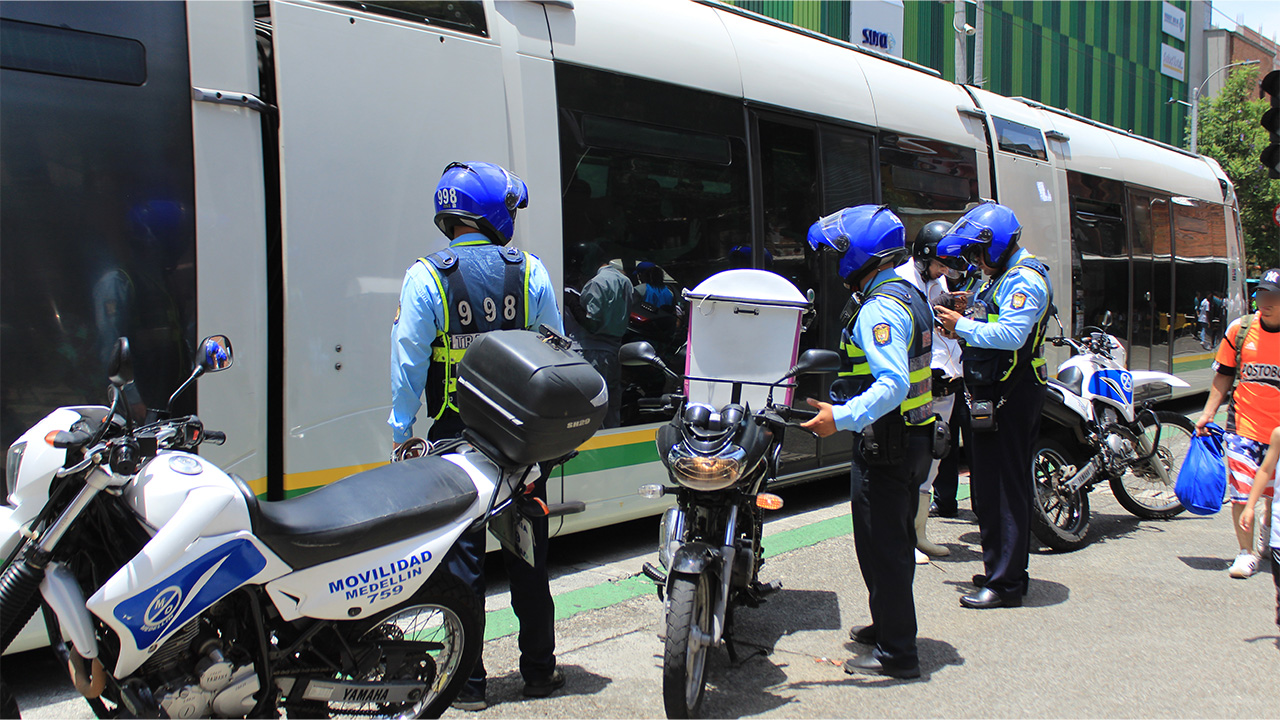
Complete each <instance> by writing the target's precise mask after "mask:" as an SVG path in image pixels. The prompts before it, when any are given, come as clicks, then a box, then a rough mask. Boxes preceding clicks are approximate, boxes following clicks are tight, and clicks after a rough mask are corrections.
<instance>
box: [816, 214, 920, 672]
mask: <svg viewBox="0 0 1280 720" xmlns="http://www.w3.org/2000/svg"><path fill="white" fill-rule="evenodd" d="M905 239H906V236H905V229H904V228H903V225H902V221H901V220H899V219H898V218H897V216H895V215H894V214H893V213H892V212H891V211H890V210H889V209H888V208H887V207H879V206H874V205H860V206H858V207H852V208H846V209H844V210H841V211H840V212H838V213H835V214H833V215H830V216H828V217H825V218H823V219H821V220H819V221H818V222H817V223H815V224H814V225H813V227H811V228H809V245H810V246H811V247H813V248H814V249H815V250H817V249H819V248H821V247H828V248H831V249H834V250H835V251H836V252H838V253H840V256H841V257H840V263H839V271H840V276H841V277H842V278H843V279H844V281H845V283H846V286H847V287H849V288H850V289H852V290H854V291H855V293H854V300H855V303H854V307H853V316H852V318H851V319H850V321H849V324H848V327H846V328H845V329H844V331H843V332H842V334H841V340H840V346H841V350H843V352H844V354H845V356H846V358H847V360H846V364H845V367H844V369H843V370H842V371H841V373H840V377H839V379H838V380H837V381H836V382H835V383H834V384H833V385H832V388H831V399H832V401H833V403H834V404H832V403H825V402H818V401H817V400H813V399H812V398H810V399H809V404H810V405H812V406H813V407H815V408H817V409H818V414H817V416H816V417H814V419H812V420H810V421H809V422H807V423H805V424H804V427H806V428H809V429H810V430H812V431H814V432H815V433H817V434H818V435H820V436H822V437H827V436H829V435H831V434H833V433H835V432H836V431H837V430H849V431H852V432H855V433H860V434H861V442H860V443H858V444H857V447H858V450H857V451H856V452H855V453H854V457H853V466H852V472H851V477H850V502H851V504H852V506H853V539H854V544H855V547H856V549H857V554H858V565H859V567H860V569H861V570H862V579H863V581H864V582H865V583H866V585H867V593H868V596H869V604H870V609H871V624H870V625H868V626H866V627H864V628H861V629H858V630H855V631H854V632H853V633H851V635H852V637H853V639H854V640H856V641H857V642H860V643H863V644H867V645H873V646H874V647H875V649H874V651H873V652H872V653H871V654H869V655H863V656H859V657H855V658H852V659H850V660H848V661H846V662H845V664H844V669H845V672H848V673H855V672H863V673H871V674H878V675H889V676H891V677H898V678H914V677H919V676H920V664H919V660H918V658H917V655H916V613H915V599H914V598H913V596H912V590H911V584H912V581H913V580H914V577H915V568H916V565H915V559H914V557H913V554H914V548H915V546H916V533H915V524H914V518H915V514H916V507H917V503H919V501H920V492H919V491H920V483H921V482H923V481H924V478H925V473H926V472H927V471H928V469H929V459H930V449H931V443H932V437H931V435H932V427H933V426H932V423H933V419H934V416H933V408H932V396H931V394H930V387H931V384H932V375H931V373H930V370H929V361H930V357H931V336H932V327H933V315H932V313H930V312H929V305H928V303H927V302H926V300H925V297H924V295H923V294H922V293H921V292H920V291H919V290H918V289H916V287H915V286H913V285H912V284H911V283H909V282H907V281H906V280H904V279H903V278H902V277H900V276H898V275H897V274H895V273H894V271H893V268H894V266H896V265H898V264H899V263H901V262H903V261H904V260H906V259H907V258H908V257H909V253H908V251H907V249H906V245H905Z"/></svg>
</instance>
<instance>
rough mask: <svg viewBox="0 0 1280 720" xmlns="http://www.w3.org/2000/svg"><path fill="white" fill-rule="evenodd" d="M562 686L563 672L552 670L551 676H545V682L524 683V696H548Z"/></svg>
mask: <svg viewBox="0 0 1280 720" xmlns="http://www.w3.org/2000/svg"><path fill="white" fill-rule="evenodd" d="M562 687H564V673H562V672H560V670H559V669H556V670H554V671H552V673H551V677H549V678H547V679H546V681H545V682H540V683H531V682H527V683H525V684H524V696H525V697H531V698H544V697H548V696H550V695H551V693H553V692H555V691H557V690H559V689H560V688H562Z"/></svg>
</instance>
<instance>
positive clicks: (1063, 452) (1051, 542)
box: [1031, 437, 1089, 552]
mask: <svg viewBox="0 0 1280 720" xmlns="http://www.w3.org/2000/svg"><path fill="white" fill-rule="evenodd" d="M1074 464H1075V463H1074V462H1073V461H1072V457H1071V453H1070V452H1068V451H1067V449H1066V448H1065V447H1063V446H1062V443H1060V442H1058V441H1057V440H1054V439H1052V438H1046V437H1042V438H1040V439H1039V440H1037V441H1036V444H1035V448H1034V450H1033V451H1032V454H1031V477H1032V479H1033V480H1034V481H1035V489H1036V494H1035V498H1034V499H1033V503H1032V504H1033V507H1032V511H1031V531H1032V532H1033V533H1034V534H1035V536H1036V538H1037V539H1038V540H1039V541H1040V542H1042V543H1044V544H1045V545H1046V546H1048V547H1049V548H1050V549H1053V550H1057V551H1059V552H1070V551H1072V550H1078V549H1080V548H1081V547H1083V546H1084V543H1085V535H1086V534H1087V533H1088V532H1089V494H1088V493H1087V492H1086V491H1085V489H1084V488H1080V489H1078V490H1076V491H1075V492H1067V491H1065V490H1063V489H1062V487H1061V486H1062V483H1064V482H1066V481H1067V480H1070V479H1071V476H1070V475H1068V474H1067V468H1068V466H1070V465H1074Z"/></svg>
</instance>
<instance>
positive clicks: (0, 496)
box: [0, 442, 27, 503]
mask: <svg viewBox="0 0 1280 720" xmlns="http://www.w3.org/2000/svg"><path fill="white" fill-rule="evenodd" d="M26 450H27V444H26V443H25V442H16V443H14V444H12V445H10V446H9V454H8V455H7V456H5V461H4V487H3V488H0V502H5V503H7V502H9V493H10V492H11V491H12V490H13V488H14V487H15V486H17V484H18V466H20V465H22V453H24V452H26Z"/></svg>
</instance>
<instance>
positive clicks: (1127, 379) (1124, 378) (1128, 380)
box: [1120, 373, 1133, 394]
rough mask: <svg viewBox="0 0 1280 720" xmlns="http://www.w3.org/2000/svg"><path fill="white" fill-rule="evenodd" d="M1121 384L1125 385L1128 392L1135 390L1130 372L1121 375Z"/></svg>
mask: <svg viewBox="0 0 1280 720" xmlns="http://www.w3.org/2000/svg"><path fill="white" fill-rule="evenodd" d="M1120 385H1121V386H1122V387H1124V391H1125V393H1126V394H1128V393H1131V392H1133V376H1132V375H1130V374H1129V373H1123V374H1122V375H1120Z"/></svg>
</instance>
